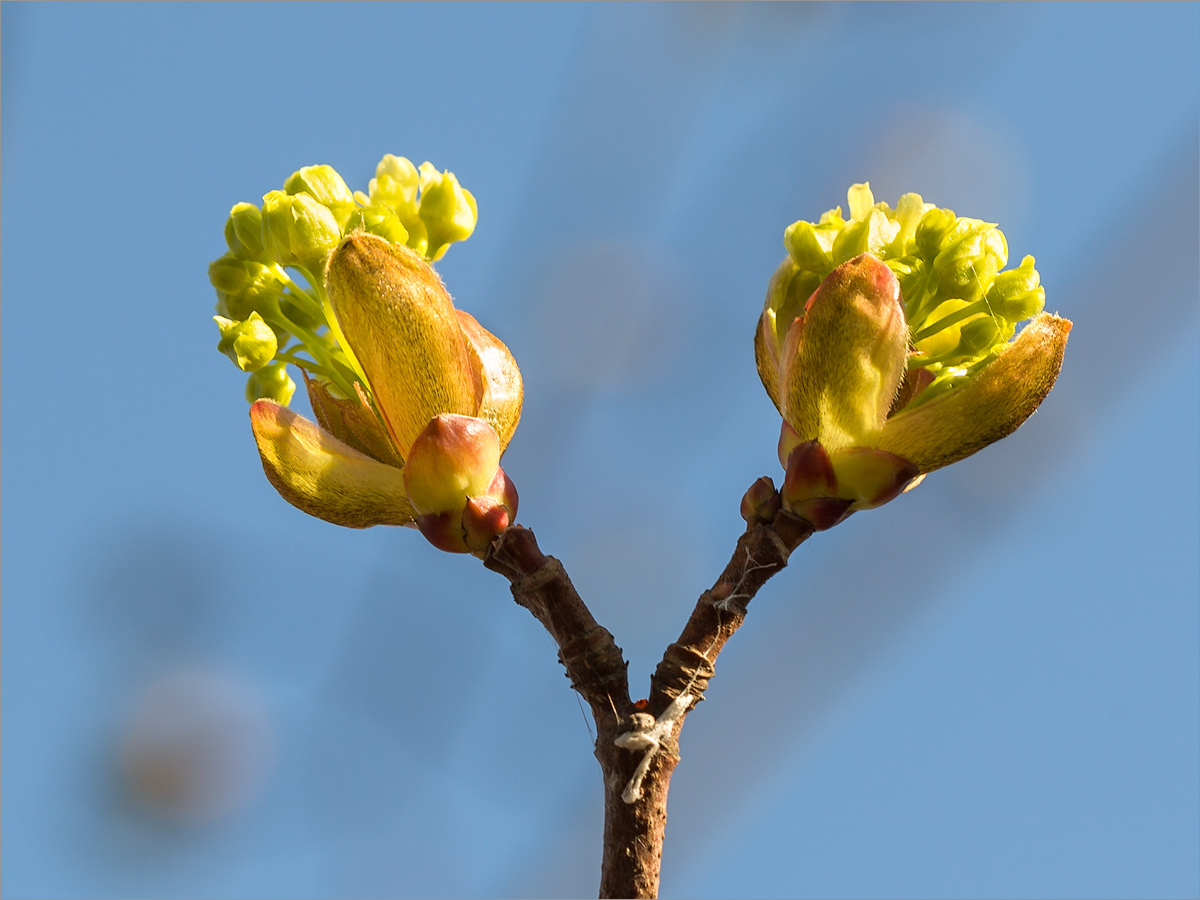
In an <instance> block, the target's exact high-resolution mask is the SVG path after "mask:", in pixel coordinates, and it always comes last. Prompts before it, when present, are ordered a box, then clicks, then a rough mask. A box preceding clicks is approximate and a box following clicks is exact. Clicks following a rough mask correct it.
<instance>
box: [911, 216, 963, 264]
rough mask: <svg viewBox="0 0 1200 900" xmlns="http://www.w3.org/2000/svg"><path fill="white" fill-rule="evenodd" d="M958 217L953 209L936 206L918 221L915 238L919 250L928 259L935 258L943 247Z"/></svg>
mask: <svg viewBox="0 0 1200 900" xmlns="http://www.w3.org/2000/svg"><path fill="white" fill-rule="evenodd" d="M957 220H958V217H957V216H955V215H954V213H953V212H952V211H951V210H948V209H939V208H938V207H936V206H935V207H934V208H933V209H931V210H929V211H928V212H926V213H925V215H923V216H922V217H921V221H920V222H918V223H917V231H916V234H915V236H914V240H915V241H916V245H917V252H918V253H919V254H920V255H921V256H923V257H925V258H926V259H933V258H934V257H935V256H937V254H938V251H939V250H940V249H941V246H942V241H943V239H945V237H946V235H947V234H948V233H949V231H950V229H951V228H953V227H954V223H955V222H956V221H957Z"/></svg>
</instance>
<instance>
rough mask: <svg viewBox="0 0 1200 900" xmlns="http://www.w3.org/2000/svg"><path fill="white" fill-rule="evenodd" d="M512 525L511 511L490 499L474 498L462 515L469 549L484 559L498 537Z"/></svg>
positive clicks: (469, 501)
mask: <svg viewBox="0 0 1200 900" xmlns="http://www.w3.org/2000/svg"><path fill="white" fill-rule="evenodd" d="M511 524H512V516H511V514H510V513H509V510H508V509H507V508H506V507H505V506H504V505H503V504H502V503H498V502H497V501H495V500H493V499H492V498H490V497H472V498H471V499H470V500H468V501H467V506H466V508H465V509H464V510H463V514H462V528H463V533H464V535H465V542H466V545H467V548H468V549H469V550H470V551H471V552H472V553H474V554H475V555H476V556H478V557H480V558H482V557H483V556H484V554H485V553H486V552H487V548H488V547H489V546H490V545H491V543H492V541H494V540H495V539H496V535H498V534H500V532H502V531H503V530H504V529H506V528H507V527H508V526H509V525H511Z"/></svg>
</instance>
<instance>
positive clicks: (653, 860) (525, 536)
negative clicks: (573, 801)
mask: <svg viewBox="0 0 1200 900" xmlns="http://www.w3.org/2000/svg"><path fill="white" fill-rule="evenodd" d="M811 534H812V527H811V526H810V525H808V524H807V523H806V522H804V521H802V520H800V519H796V518H794V517H792V516H789V515H788V514H787V513H784V512H781V513H778V514H776V515H775V516H774V517H773V519H772V521H771V522H769V523H764V522H761V521H756V520H755V521H751V523H750V525H749V526H748V527H747V529H746V531H745V533H744V534H743V535H742V536H741V538H739V540H738V542H737V546H736V548H735V549H734V551H733V556H732V557H731V558H730V560H729V564H728V565H727V566H726V567H725V570H724V571H723V572H722V573H721V577H720V578H718V579H717V581H716V583H715V584H714V585H713V587H712V588H711V589H709V590H707V591H705V592H704V593H703V594H701V595H700V599H699V600H697V601H696V606H695V608H694V609H693V610H692V614H691V617H690V618H689V619H688V621H687V624H686V625H685V626H684V628H683V632H682V633H681V634H680V636H679V639H678V640H677V641H676V642H675V643H673V644H671V645H670V646H669V647H668V648H667V650H666V652H665V653H664V654H663V658H662V661H661V662H660V663H659V664H658V667H657V669H656V670H655V673H654V676H653V677H652V678H651V680H650V696H649V698H648V699H647V700H646V701H643V704H642V705H638V704H635V703H634V702H633V701H632V700H631V699H630V697H629V680H628V677H627V672H626V670H627V668H628V663H627V662H626V661H625V658H624V656H623V655H622V653H621V648H620V647H618V646H617V644H616V642H615V641H614V640H613V636H612V635H611V634H610V633H609V632H608V630H607V629H605V628H603V627H601V626H600V625H599V624H597V622H596V620H595V618H593V616H592V614H591V612H590V611H589V610H588V608H587V605H586V604H585V603H584V602H583V600H582V599H581V598H580V597H579V594H578V593H577V592H576V591H575V587H574V586H573V585H572V584H571V579H570V578H568V577H567V573H566V570H564V569H563V567H562V564H561V563H560V562H559V561H558V560H557V559H555V558H554V557H552V556H545V555H544V554H543V553H542V551H541V549H540V548H539V547H538V545H537V539H536V538H535V537H534V534H533V532H532V531H530V530H529V529H527V528H523V527H521V526H520V525H514V526H512V527H511V528H509V529H507V530H506V531H504V532H503V533H502V534H501V535H500V536H499V537H498V538H497V539H496V540H495V541H494V542H493V544H492V546H491V547H490V548H489V550H488V554H487V556H486V558H485V559H484V565H485V566H487V567H488V568H489V569H492V570H493V571H496V572H499V573H500V574H502V575H503V576H504V577H505V578H507V579H508V580H509V582H510V583H511V585H512V594H513V598H514V599H515V600H516V601H517V603H519V604H520V605H521V606H524V607H525V608H526V609H528V610H529V611H530V612H531V613H532V614H533V616H534V617H535V618H536V619H537V620H538V621H539V622H541V623H542V625H543V626H544V627H545V628H546V630H547V631H548V632H550V635H551V636H552V637H553V638H554V640H555V642H556V643H557V644H558V659H559V662H561V663H562V665H563V668H565V669H566V671H567V676H568V677H569V678H570V679H571V685H572V686H573V687H574V688H575V690H576V691H578V692H579V693H580V695H581V696H582V697H583V698H584V699H585V700H586V701H587V702H588V705H589V706H590V707H591V710H592V717H593V719H594V720H595V723H596V751H595V752H596V759H597V760H598V761H599V762H600V770H601V773H602V775H603V779H604V855H603V861H602V863H601V875H600V896H601V897H656V896H657V895H658V881H659V870H660V867H661V864H662V846H663V835H664V830H665V828H666V823H667V789H668V788H669V786H670V782H671V773H672V772H673V771H674V770H675V766H676V765H677V764H678V763H679V745H678V739H679V731H680V729H681V728H682V726H683V722H684V719H685V718H686V717H687V713H688V711H690V709H691V708H693V707H694V706H695V704H696V703H699V702H700V700H702V699H703V693H704V690H705V688H706V687H707V686H708V681H709V679H710V678H712V675H713V665H714V663H715V662H716V659H717V654H719V653H720V652H721V648H722V647H724V645H725V642H726V641H728V640H729V638H730V637H731V636H732V635H733V633H734V632H735V631H737V629H738V627H739V626H740V625H741V624H742V621H743V620H744V619H745V617H746V604H748V603H749V602H750V600H751V599H752V598H753V597H754V595H755V593H756V592H757V591H758V589H759V588H760V587H762V586H763V585H764V584H765V583H766V582H767V580H768V579H769V578H770V577H771V576H772V575H774V574H775V573H776V572H778V571H780V570H781V569H782V568H783V567H784V566H786V565H787V559H788V556H789V554H790V553H791V552H792V550H794V549H795V548H796V547H797V546H799V545H800V543H802V542H803V541H804V540H806V539H807V538H808V537H809V535H811ZM681 695H689V696H690V697H691V698H693V699H691V700H687V701H686V703H685V704H682V709H681V710H679V714H678V715H677V716H667V717H666V719H664V718H663V717H664V713H668V712H669V711H671V710H672V709H673V707H672V703H673V702H674V701H675V700H676V698H679V697H680V696H681ZM685 699H686V698H685ZM680 706H681V704H676V707H675V709H678V708H679V707H680ZM656 722H661V723H662V724H661V725H660V727H658V728H656V727H655V726H656ZM618 739H621V741H622V743H623V744H625V746H618ZM647 753H651V756H650V759H649V765H648V767H644V778H643V779H642V781H641V783H640V791H639V790H637V789H636V782H634V781H633V779H634V776H635V772H636V771H637V770H638V767H639V764H641V763H643V760H644V759H645V757H646V754H647ZM627 800H628V801H631V802H626V801H627Z"/></svg>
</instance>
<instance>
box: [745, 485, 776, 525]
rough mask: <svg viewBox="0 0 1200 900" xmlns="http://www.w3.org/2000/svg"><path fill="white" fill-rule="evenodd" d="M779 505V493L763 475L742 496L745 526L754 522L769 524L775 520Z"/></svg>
mask: <svg viewBox="0 0 1200 900" xmlns="http://www.w3.org/2000/svg"><path fill="white" fill-rule="evenodd" d="M781 504H782V500H781V499H780V497H779V492H778V491H777V490H775V482H774V481H772V480H771V479H770V478H768V477H767V476H766V475H764V476H762V477H761V478H759V479H758V480H757V481H755V482H754V484H752V485H750V487H749V488H748V489H747V490H746V493H745V494H743V495H742V508H741V513H742V518H743V519H745V520H746V524H747V525H753V524H754V523H755V522H762V523H763V524H769V523H770V522H772V521H773V520H774V519H775V514H776V513H777V512H779V508H780V505H781Z"/></svg>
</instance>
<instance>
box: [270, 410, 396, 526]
mask: <svg viewBox="0 0 1200 900" xmlns="http://www.w3.org/2000/svg"><path fill="white" fill-rule="evenodd" d="M250 424H251V427H252V428H253V430H254V440H255V442H256V443H257V444H258V453H259V456H261V457H262V464H263V471H264V472H266V474H267V479H268V480H269V481H270V482H271V484H272V485H274V487H275V490H277V491H279V494H280V496H282V497H283V499H284V500H286V501H287V502H288V503H290V504H292V506H294V507H296V508H297V509H299V510H302V511H303V512H306V513H308V514H309V515H310V516H316V517H317V518H318V519H324V520H325V521H326V522H332V523H333V524H334V525H344V526H346V527H347V528H369V527H371V526H372V525H411V524H412V523H413V522H414V521H415V519H416V512H415V510H413V508H412V505H411V504H410V503H409V502H408V496H407V495H406V494H405V491H404V473H403V472H402V471H401V470H400V469H397V468H395V467H393V466H387V465H384V464H383V463H381V462H378V461H377V460H374V459H371V458H370V457H369V456H366V455H364V454H362V453H359V452H358V451H357V450H355V449H353V448H352V447H349V446H347V445H346V444H343V443H342V442H341V441H339V440H337V439H336V438H334V437H333V436H332V435H330V434H329V433H328V432H325V431H323V430H322V429H321V428H319V427H317V426H316V425H315V424H313V423H312V422H310V421H309V420H308V419H305V418H304V417H303V416H299V415H297V414H296V413H294V412H292V411H291V410H289V409H286V408H285V407H282V406H280V405H279V404H277V403H273V402H271V401H270V400H259V401H258V402H257V403H255V404H253V405H252V406H251V407H250Z"/></svg>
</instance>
